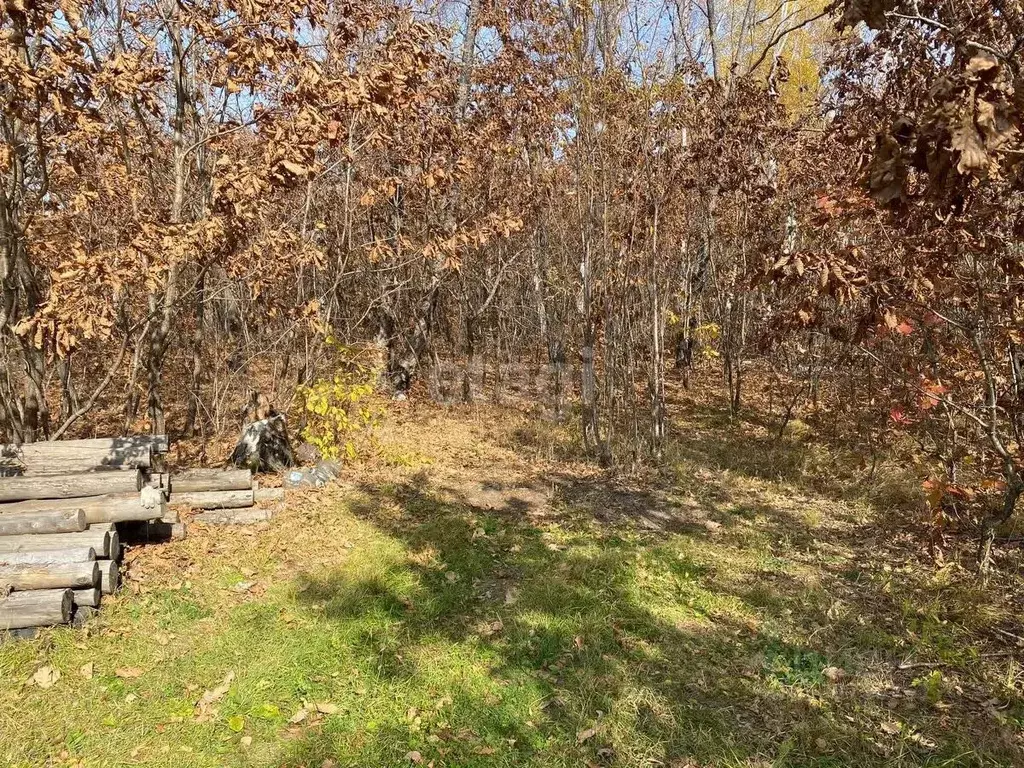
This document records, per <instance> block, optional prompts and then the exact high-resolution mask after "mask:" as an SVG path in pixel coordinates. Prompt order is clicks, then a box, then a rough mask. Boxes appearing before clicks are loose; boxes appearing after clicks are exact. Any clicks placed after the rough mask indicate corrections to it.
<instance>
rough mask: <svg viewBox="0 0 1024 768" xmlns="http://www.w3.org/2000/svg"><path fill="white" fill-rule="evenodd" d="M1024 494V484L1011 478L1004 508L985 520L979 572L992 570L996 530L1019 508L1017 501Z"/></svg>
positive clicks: (979, 550)
mask: <svg viewBox="0 0 1024 768" xmlns="http://www.w3.org/2000/svg"><path fill="white" fill-rule="evenodd" d="M1021 493H1024V484H1022V483H1021V482H1020V480H1019V479H1018V478H1011V479H1010V481H1009V482H1008V483H1007V485H1006V491H1005V493H1004V495H1003V506H1002V509H1000V510H999V512H998V514H996V515H991V516H988V517H986V518H985V522H984V523H982V528H981V541H980V543H979V547H978V570H979V571H981V572H982V573H988V571H989V570H991V568H992V545H993V543H994V542H995V538H996V528H998V527H999V526H1000V525H1002V524H1003V523H1005V522H1006V521H1007V520H1009V519H1010V518H1011V517H1013V512H1014V510H1015V509H1016V507H1017V500H1018V499H1019V498H1020V496H1021Z"/></svg>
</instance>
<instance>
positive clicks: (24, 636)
mask: <svg viewBox="0 0 1024 768" xmlns="http://www.w3.org/2000/svg"><path fill="white" fill-rule="evenodd" d="M19 594H22V595H23V594H25V593H24V592H19ZM37 637H39V627H21V628H20V629H8V630H0V645H3V644H4V643H9V642H12V641H16V640H35V639H36V638H37Z"/></svg>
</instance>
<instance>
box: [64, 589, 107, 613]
mask: <svg viewBox="0 0 1024 768" xmlns="http://www.w3.org/2000/svg"><path fill="white" fill-rule="evenodd" d="M102 597H103V590H101V589H100V588H99V587H93V588H92V589H76V590H74V597H73V598H72V600H73V601H74V603H75V606H76V607H77V606H81V605H85V606H88V607H90V608H99V607H100V600H101V599H102Z"/></svg>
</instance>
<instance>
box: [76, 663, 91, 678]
mask: <svg viewBox="0 0 1024 768" xmlns="http://www.w3.org/2000/svg"><path fill="white" fill-rule="evenodd" d="M93 670H94V667H93V663H92V662H91V661H89V662H86V663H85V664H83V665H82V666H81V667H80V668H79V670H78V674H79V675H81V676H82V677H83V678H85V679H86V680H92V676H93Z"/></svg>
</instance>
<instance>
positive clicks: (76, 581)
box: [0, 560, 100, 592]
mask: <svg viewBox="0 0 1024 768" xmlns="http://www.w3.org/2000/svg"><path fill="white" fill-rule="evenodd" d="M99 578H100V569H99V567H98V566H97V565H96V561H95V560H92V561H90V562H87V563H47V564H45V565H38V564H36V565H33V564H25V565H0V585H6V586H9V587H12V588H13V589H14V590H16V591H18V592H22V591H28V590H33V589H64V588H68V589H79V588H82V587H94V586H96V584H97V583H98V582H99Z"/></svg>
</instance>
